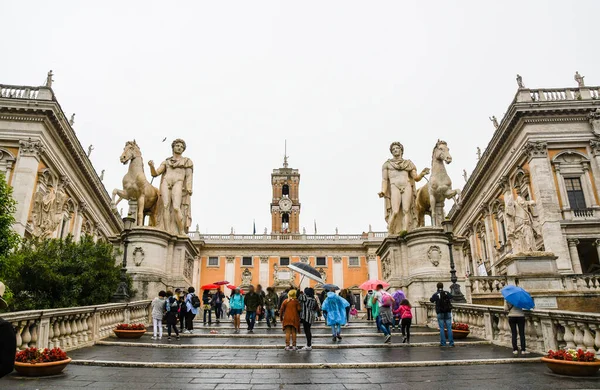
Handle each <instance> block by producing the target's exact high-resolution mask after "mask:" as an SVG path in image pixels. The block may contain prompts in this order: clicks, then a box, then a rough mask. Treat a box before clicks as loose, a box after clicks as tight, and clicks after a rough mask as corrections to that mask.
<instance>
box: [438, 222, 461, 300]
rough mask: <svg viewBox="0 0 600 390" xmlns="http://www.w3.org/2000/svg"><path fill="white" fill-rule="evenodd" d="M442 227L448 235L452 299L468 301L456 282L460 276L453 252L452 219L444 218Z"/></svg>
mask: <svg viewBox="0 0 600 390" xmlns="http://www.w3.org/2000/svg"><path fill="white" fill-rule="evenodd" d="M442 227H443V228H444V234H445V235H446V237H448V252H449V253H450V281H451V282H452V284H451V285H450V294H452V300H453V301H454V302H458V303H466V302H467V299H466V298H465V296H464V295H463V293H462V292H461V291H460V286H459V285H458V283H456V282H457V280H458V278H457V277H456V268H455V264H454V254H453V253H452V241H453V240H454V235H453V232H452V230H453V226H452V221H451V220H449V219H446V220H444V221H443V222H442Z"/></svg>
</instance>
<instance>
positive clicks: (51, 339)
mask: <svg viewBox="0 0 600 390" xmlns="http://www.w3.org/2000/svg"><path fill="white" fill-rule="evenodd" d="M150 302H151V301H138V302H131V303H110V304H106V305H98V306H83V307H71V308H64V309H50V310H31V311H21V312H14V313H6V314H2V318H4V319H5V320H6V321H8V322H10V323H11V324H12V325H13V327H14V328H15V332H16V334H17V349H19V350H21V349H25V348H29V347H37V348H54V347H60V348H62V349H63V350H67V351H68V350H72V349H77V348H82V347H86V346H90V345H93V344H94V343H95V342H96V341H97V340H100V339H103V338H105V337H108V336H110V335H111V333H112V330H113V329H114V328H115V327H116V325H118V324H121V323H142V324H144V325H148V324H149V323H150V315H151V309H150Z"/></svg>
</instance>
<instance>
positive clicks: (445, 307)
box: [429, 283, 454, 347]
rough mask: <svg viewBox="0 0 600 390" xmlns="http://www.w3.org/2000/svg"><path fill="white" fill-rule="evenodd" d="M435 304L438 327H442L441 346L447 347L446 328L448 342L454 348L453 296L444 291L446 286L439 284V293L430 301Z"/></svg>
mask: <svg viewBox="0 0 600 390" xmlns="http://www.w3.org/2000/svg"><path fill="white" fill-rule="evenodd" d="M429 301H430V302H433V303H435V312H436V313H437V320H438V325H439V327H440V346H442V347H444V346H446V334H445V332H444V328H446V330H447V331H448V342H449V343H450V346H451V347H454V337H453V336H452V294H450V293H449V292H448V291H444V284H443V283H438V284H437V292H436V293H435V294H433V296H432V297H431V298H430V299H429Z"/></svg>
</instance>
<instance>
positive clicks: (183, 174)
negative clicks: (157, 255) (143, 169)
mask: <svg viewBox="0 0 600 390" xmlns="http://www.w3.org/2000/svg"><path fill="white" fill-rule="evenodd" d="M171 148H172V149H173V156H172V157H169V158H167V159H166V160H165V161H163V162H162V164H160V166H159V167H158V169H156V168H155V167H154V161H152V160H151V161H148V165H149V166H150V174H151V175H152V177H156V176H159V175H162V177H161V179H160V196H161V200H162V207H163V210H162V216H159V217H160V219H161V221H160V223H159V224H158V226H161V227H162V228H163V229H164V230H166V231H167V232H169V233H172V234H180V235H183V234H185V233H187V232H188V231H189V227H190V225H191V222H192V217H191V211H192V210H191V199H190V198H191V196H192V175H193V170H194V164H193V163H192V160H191V159H189V158H188V157H183V156H182V154H183V152H184V151H185V149H186V144H185V141H184V140H182V139H180V138H178V139H176V140H175V141H173V143H172V144H171Z"/></svg>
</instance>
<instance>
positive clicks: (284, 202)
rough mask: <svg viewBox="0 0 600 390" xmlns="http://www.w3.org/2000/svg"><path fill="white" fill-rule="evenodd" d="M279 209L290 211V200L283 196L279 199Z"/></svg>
mask: <svg viewBox="0 0 600 390" xmlns="http://www.w3.org/2000/svg"><path fill="white" fill-rule="evenodd" d="M279 208H280V209H281V211H290V210H291V209H292V201H291V200H289V199H288V198H283V199H281V200H280V201H279Z"/></svg>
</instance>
